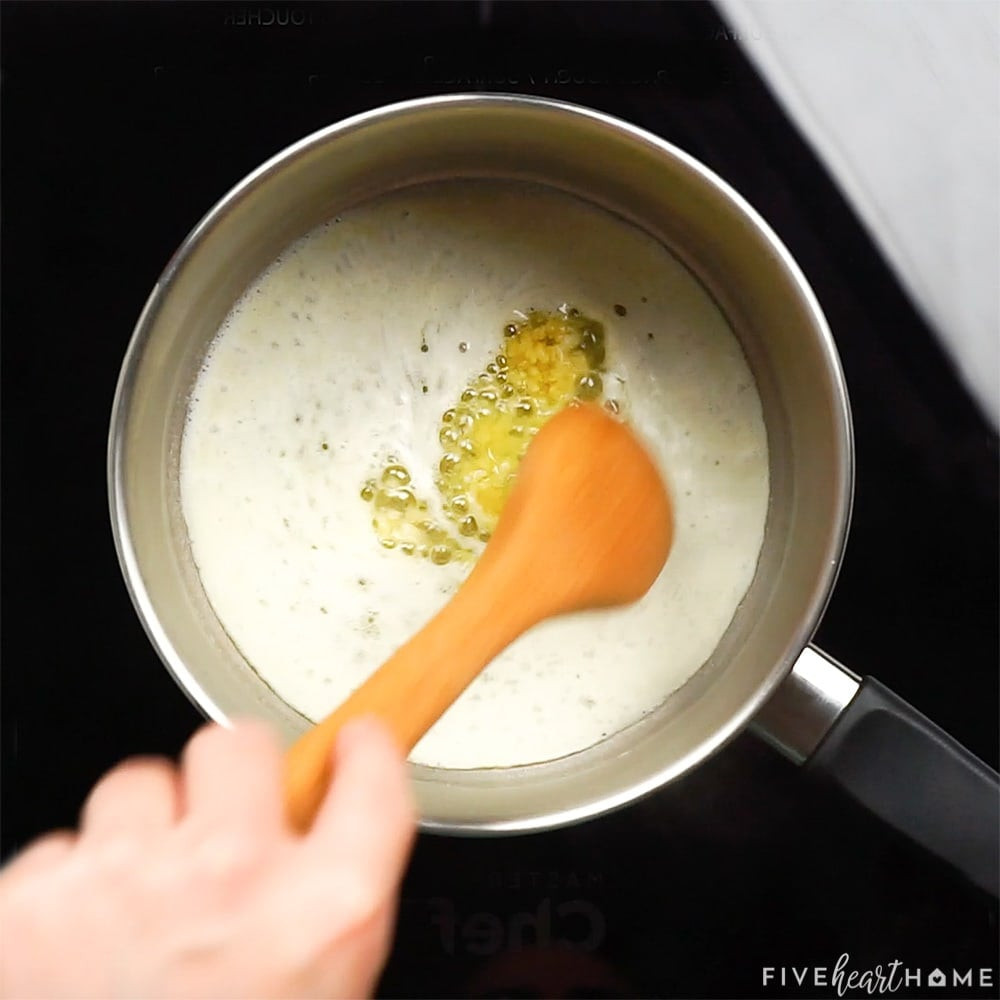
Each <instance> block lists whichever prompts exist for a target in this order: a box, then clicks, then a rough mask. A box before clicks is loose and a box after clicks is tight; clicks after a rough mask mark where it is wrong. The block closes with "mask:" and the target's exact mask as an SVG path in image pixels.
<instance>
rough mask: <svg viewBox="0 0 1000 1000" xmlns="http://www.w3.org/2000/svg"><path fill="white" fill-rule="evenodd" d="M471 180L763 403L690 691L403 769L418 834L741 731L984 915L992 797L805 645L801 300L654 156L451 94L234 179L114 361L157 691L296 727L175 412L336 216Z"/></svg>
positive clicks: (968, 765)
mask: <svg viewBox="0 0 1000 1000" xmlns="http://www.w3.org/2000/svg"><path fill="white" fill-rule="evenodd" d="M484 177H486V178H509V179H516V180H522V181H530V182H534V183H541V184H544V185H547V186H549V187H552V188H556V189H559V190H562V191H565V192H569V193H572V194H575V195H577V196H579V197H582V198H584V199H586V200H588V201H590V202H591V203H593V204H596V205H598V206H601V207H603V208H606V209H608V210H610V211H612V212H614V213H616V214H617V215H618V216H620V217H623V218H625V219H627V220H629V221H631V222H632V223H634V224H635V225H637V226H639V227H640V228H642V229H643V230H645V231H646V232H647V233H649V234H651V235H652V236H654V237H655V238H656V239H658V240H660V241H661V242H662V243H663V244H664V245H665V246H666V247H668V248H669V249H670V250H671V251H672V252H673V253H674V254H675V256H677V257H678V258H679V259H680V260H681V261H682V262H683V263H684V264H685V265H686V266H687V268H688V269H689V270H690V271H691V272H692V273H693V274H694V275H695V276H696V277H697V278H698V280H700V281H701V283H702V284H703V285H704V287H705V288H706V289H707V290H708V292H709V293H710V294H711V295H712V296H713V297H714V299H715V301H716V302H717V303H718V305H719V306H720V308H721V309H722V311H723V312H724V313H725V315H726V317H727V318H728V321H729V323H730V324H731V326H732V329H733V331H734V332H735V334H736V336H737V337H738V339H739V341H740V343H741V345H742V347H743V350H744V352H745V354H746V357H747V360H748V362H749V365H750V367H751V369H752V370H753V373H754V376H755V378H756V381H757V385H758V388H759V392H760V398H761V402H762V406H763V412H764V417H765V422H766V426H767V436H768V446H769V451H770V483H771V497H770V504H769V509H768V514H767V523H766V530H765V537H764V544H763V548H762V551H761V555H760V559H759V563H758V566H757V570H756V574H755V576H754V579H753V582H752V584H751V586H750V588H749V590H748V591H747V593H746V596H745V598H744V600H743V601H742V602H741V604H740V606H739V608H738V610H737V612H736V614H735V616H734V618H733V620H732V623H731V624H730V626H729V628H728V630H727V631H726V633H725V634H724V636H723V638H722V640H721V641H720V642H719V644H718V646H717V647H716V649H715V651H714V652H713V654H712V656H711V657H710V658H709V659H708V661H707V662H706V663H705V664H704V666H703V667H702V668H701V669H700V670H698V671H697V673H696V674H695V675H694V676H693V677H692V678H691V680H689V681H688V683H686V684H685V685H684V686H683V687H682V688H680V690H679V691H677V692H675V693H674V694H673V695H672V696H671V697H670V698H668V699H666V700H665V701H664V703H663V704H661V705H659V706H657V707H655V708H653V709H652V710H651V711H650V712H649V713H648V714H647V715H646V716H644V717H643V718H642V719H641V720H640V721H638V722H637V723H635V724H634V725H632V726H630V727H628V728H627V729H625V730H623V731H621V732H618V733H616V734H614V735H612V736H611V737H609V738H607V739H605V740H603V741H602V742H600V743H598V744H596V745H595V746H592V747H590V748H589V749H586V750H584V751H582V752H580V753H576V754H573V755H571V756H568V757H565V758H562V759H559V760H555V761H550V762H547V763H540V764H532V765H528V766H523V767H514V768H504V769H482V770H471V771H466V770H450V769H441V768H433V767H426V766H417V765H414V766H413V768H412V776H413V783H414V787H415V790H416V795H417V799H418V803H419V807H420V812H421V815H422V821H421V822H422V825H423V827H424V828H425V829H427V830H434V831H440V832H444V833H465V834H499V833H515V832H524V831H532V830H541V829H547V828H552V827H556V826H560V825H564V824H569V823H574V822H578V821H581V820H584V819H586V818H588V817H592V816H596V815H598V814H601V813H605V812H608V811H609V810H612V809H616V808H619V807H621V806H624V805H626V804H627V803H629V802H631V801H634V800H635V799H637V798H639V797H640V796H644V795H647V794H649V793H651V792H653V791H654V790H656V789H658V788H660V787H661V786H663V785H665V784H667V783H668V782H670V781H672V780H674V779H676V778H678V777H679V776H680V775H682V774H684V773H685V772H686V771H688V770H689V769H690V768H693V767H695V766H696V765H697V764H699V763H700V762H701V761H703V760H705V759H706V758H707V757H708V756H709V755H710V754H712V753H714V752H716V751H717V750H719V749H720V748H721V747H723V746H724V745H725V744H726V743H727V742H728V741H729V740H731V739H732V738H733V737H734V736H735V735H736V734H737V733H739V732H740V731H741V730H742V729H744V728H745V727H747V726H750V725H752V726H753V727H754V728H755V729H756V731H757V732H759V733H760V734H761V735H763V736H764V738H765V739H767V740H769V741H770V742H771V743H773V744H774V745H775V746H776V747H777V748H778V749H780V750H781V751H782V752H784V753H785V754H787V755H789V756H790V757H792V758H793V759H794V760H796V761H798V762H801V763H803V764H804V765H805V766H806V767H807V768H809V769H811V770H814V771H821V772H824V773H825V774H826V775H827V776H829V777H830V778H831V779H832V780H834V781H835V782H837V783H838V784H840V785H841V786H843V787H844V788H845V789H846V790H847V791H848V792H849V793H851V794H852V795H853V796H854V797H856V798H857V799H858V800H859V801H860V802H861V803H862V804H863V805H864V806H866V807H867V808H869V809H871V810H873V811H874V812H875V813H877V814H878V815H880V816H881V817H883V818H884V819H885V820H886V821H887V822H889V823H891V824H892V825H893V826H895V827H897V828H898V829H900V830H901V831H903V832H904V833H905V834H907V835H908V836H910V837H912V838H913V839H915V840H916V841H918V842H919V843H921V844H923V845H925V846H926V847H927V848H929V849H930V850H931V851H933V852H935V853H936V854H938V855H939V856H941V857H943V858H945V859H946V860H947V861H949V862H950V863H951V864H953V865H954V866H955V867H956V868H958V869H959V870H960V871H961V872H962V873H964V874H965V875H966V876H967V877H968V878H969V879H971V880H972V881H973V882H974V883H975V884H977V885H978V886H980V887H982V888H985V889H987V890H988V891H993V892H995V891H996V888H997V881H998V876H997V846H996V839H995V838H996V833H997V827H998V792H997V775H996V774H995V772H993V771H992V770H991V769H989V768H988V767H986V766H985V765H984V764H983V763H982V762H981V761H979V760H977V759H976V758H975V757H974V756H973V755H972V754H970V753H969V752H968V751H967V750H965V749H964V748H962V747H961V746H959V745H958V744H957V743H956V742H955V741H954V740H952V739H951V738H950V737H948V736H947V735H946V734H944V733H943V732H941V731H940V730H939V729H938V728H937V727H935V726H934V725H933V724H932V723H930V722H929V721H928V720H926V719H925V718H923V717H922V716H921V715H920V714H918V713H917V712H916V711H915V710H914V709H913V708H911V707H910V706H909V705H907V704H906V703H904V702H903V701H902V700H901V699H899V698H898V697H896V696H894V695H893V694H892V693H891V692H889V691H888V690H886V689H885V688H884V687H882V686H881V685H880V684H878V682H877V681H875V680H873V679H871V678H864V679H862V678H860V677H858V676H856V675H855V674H854V673H852V672H851V671H850V670H848V669H846V668H845V667H843V666H841V665H839V664H837V663H836V662H834V661H833V660H832V659H831V658H830V657H828V656H827V655H825V654H824V653H823V652H822V651H820V650H819V649H817V648H816V647H815V646H813V645H811V644H810V639H811V637H812V635H813V633H814V631H815V629H816V627H817V624H818V622H819V620H820V616H821V615H822V613H823V610H824V607H825V605H826V603H827V600H828V598H829V596H830V593H831V590H832V588H833V586H834V582H835V580H836V577H837V572H838V568H839V566H840V562H841V557H842V554H843V551H844V545H845V541H846V537H847V530H848V522H849V519H850V510H851V497H852V488H853V441H852V428H851V414H850V408H849V403H848V397H847V391H846V388H845V384H844V377H843V374H842V371H841V367H840V363H839V360H838V357H837V352H836V348H835V346H834V341H833V338H832V337H831V334H830V330H829V329H828V327H827V323H826V321H825V319H824V317H823V313H822V311H821V309H820V306H819V304H818V303H817V301H816V297H815V296H814V294H813V292H812V291H811V290H810V288H809V285H808V284H807V283H806V281H805V279H804V277H803V275H802V273H801V271H800V270H799V268H798V267H797V266H796V263H795V261H794V260H793V259H792V257H791V256H790V254H789V253H788V251H787V250H786V249H785V247H784V246H782V244H781V242H780V241H779V240H778V239H777V237H776V236H775V234H774V233H773V232H772V231H771V230H770V229H769V228H768V226H767V224H766V223H765V222H764V221H763V220H762V219H761V217H760V216H759V215H758V214H757V213H756V212H755V211H754V210H753V208H752V207H751V206H750V205H748V204H747V202H746V201H744V200H743V199H742V198H741V197H740V195H739V194H737V193H736V192H735V191H734V190H733V189H732V188H730V187H729V186H728V185H727V184H726V183H725V182H724V181H723V180H721V179H720V178H719V177H717V176H716V175H714V174H713V173H712V172H711V171H710V170H708V169H707V168H706V167H704V166H703V165H702V164H700V163H698V162H697V161H696V160H695V159H693V158H692V157H691V156H689V155H687V154H686V153H684V152H683V151H681V150H679V149H677V148H676V147H674V146H672V145H670V144H669V143H667V142H664V141H663V140H661V139H659V138H657V137H656V136H654V135H651V134H649V133H647V132H644V131H642V130H640V129H638V128H635V127H633V126H632V125H629V124H627V123H625V122H622V121H619V120H617V119H615V118H612V117H609V116H608V115H605V114H601V113H598V112H596V111H592V110H589V109H586V108H581V107H576V106H572V105H568V104H563V103H558V102H555V101H549V100H541V99H535V98H527V97H517V96H505V95H483V94H471V95H458V96H442V97H430V98H424V99H420V100H415V101H409V102H406V103H402V104H395V105H392V106H389V107H385V108H379V109H377V110H374V111H371V112H368V113H365V114H362V115H358V116H357V117H354V118H350V119H348V120H346V121H343V122H340V123H338V124H335V125H333V126H331V127H329V128H326V129H323V130H322V131H319V132H317V133H315V134H313V135H310V136H308V137H307V138H305V139H303V140H301V141H300V142H297V143H295V144H294V145H293V146H290V147H289V148H288V149H286V150H284V151H283V152H281V153H279V154H278V155H277V156H275V157H274V158H273V159H271V160H269V161H268V162H267V163H265V164H264V165H263V166H261V167H260V168H259V169H257V170H255V171H254V172H253V173H251V174H250V175H249V176H248V177H246V178H245V179H244V180H243V181H242V182H240V183H239V184H238V185H237V186H236V187H235V188H234V189H233V190H232V191H230V192H229V193H228V194H227V195H226V196H225V197H224V198H223V199H222V200H221V201H220V202H219V203H218V204H217V205H216V206H215V207H214V208H213V209H212V210H211V211H210V212H209V213H208V214H207V215H206V216H205V217H204V218H203V219H202V221H201V222H200V223H198V225H197V226H196V227H195V228H194V230H193V231H192V232H191V234H190V235H189V236H188V238H187V239H186V240H185V241H184V243H183V244H182V246H181V247H180V248H179V250H178V251H177V252H176V254H175V255H174V256H173V258H172V259H171V260H170V262H169V263H168V265H167V267H166V269H165V270H164V272H163V274H162V276H161V277H160V280H159V281H158V282H157V284H156V287H155V288H154V289H153V292H152V294H151V295H150V297H149V300H148V302H147V303H146V306H145V308H144V310H143V312H142V315H141V316H140V318H139V320H138V324H137V326H136V329H135V333H134V335H133V337H132V340H131V343H130V344H129V347H128V351H127V354H126V356H125V359H124V363H123V366H122V370H121V376H120V379H119V382H118V387H117V393H116V396H115V401H114V408H113V413H112V421H111V433H110V444H109V463H108V465H109V468H108V474H109V489H110V505H111V517H112V524H113V529H114V537H115V544H116V546H117V550H118V556H119V559H120V562H121V566H122V570H123V573H124V577H125V581H126V585H127V586H128V589H129V591H130V593H131V597H132V600H133V602H134V604H135V607H136V610H137V612H138V614H139V617H140V619H141V620H142V623H143V625H144V627H145V629H146V631H147V633H148V635H149V638H150V639H151V641H152V643H153V645H154V646H155V648H156V650H157V651H158V653H159V655H160V657H161V658H162V660H163V662H164V663H165V664H166V666H167V668H168V669H169V670H170V671H171V673H172V674H173V676H174V678H175V679H176V680H177V682H178V683H179V684H180V686H181V687H182V688H183V689H184V691H185V692H187V694H188V695H189V696H190V697H191V699H192V700H193V701H194V703H195V704H196V705H197V706H198V707H199V708H200V709H201V710H202V711H203V712H204V713H205V714H206V715H208V716H209V717H211V718H213V719H215V720H218V721H220V722H223V723H224V722H226V721H227V720H228V719H230V718H233V717H234V716H238V715H246V714H256V715H259V716H263V717H266V718H267V719H269V720H271V721H272V722H273V723H274V724H275V725H276V726H277V727H278V728H279V729H280V730H281V732H282V734H283V736H284V737H285V738H286V739H287V740H289V741H291V740H292V739H294V738H295V736H296V735H297V734H299V733H300V732H302V731H303V729H304V728H305V727H306V726H307V725H308V722H307V720H306V719H304V718H303V717H302V716H301V715H299V714H298V713H297V712H296V711H294V710H293V709H291V708H290V707H289V706H288V705H287V704H285V703H284V702H283V701H282V700H281V699H280V698H279V697H278V696H277V695H276V694H275V693H274V692H273V691H272V690H271V689H270V688H269V687H268V686H267V684H265V683H264V681H263V680H262V679H261V678H260V677H259V676H258V675H257V674H256V673H255V672H254V670H253V669H252V667H251V666H250V665H249V664H248V663H247V662H246V661H245V660H244V658H243V657H242V655H241V654H240V652H239V650H238V649H237V648H236V646H235V644H234V643H233V641H232V640H231V639H230V637H229V636H228V635H227V634H226V632H225V630H224V629H223V628H222V626H221V625H220V623H219V621H218V620H217V618H216V616H215V615H214V613H213V611H212V608H211V606H210V605H209V602H208V600H207V598H206V596H205V593H204V591H203V589H202V586H201V583H200V581H199V579H198V573H197V569H196V567H195V564H194V561H193V559H192V555H191V550H190V545H189V542H188V538H187V532H186V528H185V524H184V520H183V517H182V515H181V509H180V501H179V486H178V458H179V451H180V441H181V435H182V431H183V427H184V420H185V412H186V406H187V401H188V397H189V393H190V390H191V387H192V384H193V382H194V379H195V377H196V375H197V373H198V371H199V367H200V365H201V363H202V360H203V357H204V354H205V351H206V348H207V346H208V344H209V342H210V341H211V339H212V337H213V335H214V333H215V332H216V330H217V329H218V327H219V324H220V323H221V321H222V320H223V318H224V317H225V316H226V314H227V312H228V311H229V310H230V308H231V307H232V306H233V304H234V302H235V301H236V300H237V299H238V298H239V296H240V295H241V293H242V292H243V291H244V289H245V288H246V286H247V285H248V284H249V283H250V282H251V281H252V280H253V279H254V278H255V277H256V275H257V274H258V273H259V272H260V271H262V270H263V269H264V268H265V267H266V266H267V265H268V264H269V263H271V261H272V260H273V259H274V258H275V257H276V256H277V255H278V253H279V252H280V251H281V250H282V249H283V248H284V247H286V246H287V245H288V244H289V243H291V242H293V241H294V240H296V239H297V238H299V237H300V236H302V235H304V234H305V233H306V232H308V231H309V230H311V229H313V228H314V227H315V226H317V225H319V224H320V223H321V222H323V221H325V220H328V219H329V218H331V217H332V216H334V215H335V214H336V213H337V212H338V211H341V210H342V209H344V208H346V207H348V206H351V205H355V204H358V203H359V202H363V201H365V200H367V199H370V198H372V197H375V196H377V195H379V194H382V193H385V192H387V191H390V190H395V189H399V188H402V187H405V186H408V185H413V184H418V183H422V182H427V181H432V180H433V181H440V180H446V179H449V178H484Z"/></svg>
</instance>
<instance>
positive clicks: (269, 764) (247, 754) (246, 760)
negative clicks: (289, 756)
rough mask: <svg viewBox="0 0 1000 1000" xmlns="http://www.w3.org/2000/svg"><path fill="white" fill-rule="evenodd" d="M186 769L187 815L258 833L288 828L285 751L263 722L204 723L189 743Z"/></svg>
mask: <svg viewBox="0 0 1000 1000" xmlns="http://www.w3.org/2000/svg"><path fill="white" fill-rule="evenodd" d="M181 771H182V778H181V781H182V796H183V811H184V815H185V818H188V817H190V818H197V819H198V820H199V821H202V822H203V824H204V825H208V826H215V827H219V826H221V827H226V828H230V829H251V830H253V831H254V832H255V833H256V834H267V835H271V834H274V833H277V832H278V831H280V830H281V829H283V824H284V817H283V813H282V801H281V753H280V749H279V746H278V741H277V737H276V736H275V734H274V733H273V732H272V731H271V729H270V728H269V727H268V726H266V725H265V724H264V723H262V722H258V721H256V720H246V721H242V722H238V723H236V724H235V725H234V726H233V728H232V729H225V728H223V727H222V726H217V725H210V726H206V727H204V728H203V729H201V730H199V731H198V732H197V733H196V734H195V735H194V737H193V738H192V739H191V741H190V742H189V743H188V745H187V747H186V748H185V750H184V755H183V759H182V763H181Z"/></svg>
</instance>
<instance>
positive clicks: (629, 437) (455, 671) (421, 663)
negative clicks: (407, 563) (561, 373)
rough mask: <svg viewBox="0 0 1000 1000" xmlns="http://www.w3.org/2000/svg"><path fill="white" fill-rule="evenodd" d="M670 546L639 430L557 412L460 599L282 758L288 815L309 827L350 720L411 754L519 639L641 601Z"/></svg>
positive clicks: (587, 411)
mask: <svg viewBox="0 0 1000 1000" xmlns="http://www.w3.org/2000/svg"><path fill="white" fill-rule="evenodd" d="M672 540H673V512H672V508H671V503H670V498H669V496H668V494H667V490H666V487H665V486H664V483H663V480H662V479H661V477H660V473H659V471H658V470H657V468H656V465H655V463H654V462H653V460H652V458H651V457H650V456H649V453H648V452H647V451H646V449H645V447H644V446H643V444H642V442H641V441H640V440H639V438H638V437H637V436H636V435H635V433H634V432H633V431H632V430H630V429H629V427H627V426H626V425H625V424H624V423H621V422H620V421H619V420H616V419H615V418H614V417H612V416H611V415H610V414H608V413H607V412H606V411H604V410H603V409H601V408H600V407H598V406H595V405H593V404H583V405H574V406H570V407H568V408H567V409H565V410H563V411H562V412H560V413H559V414H557V415H556V416H555V417H553V418H552V419H551V420H550V421H549V422H548V423H547V424H545V426H544V427H543V428H542V429H541V431H540V432H539V433H538V435H537V436H536V437H535V439H534V441H532V443H531V445H530V447H529V448H528V450H527V452H526V454H525V456H524V459H523V460H522V462H521V467H520V470H519V472H518V477H517V481H516V482H515V484H514V488H513V490H512V491H511V495H510V498H509V499H508V500H507V503H506V505H505V507H504V510H503V514H502V516H501V518H500V521H499V523H498V524H497V528H496V531H495V532H494V533H493V537H492V538H491V539H490V542H489V544H488V545H487V546H486V548H485V550H484V551H483V553H482V555H481V556H480V557H479V561H478V562H477V563H476V565H475V566H474V567H473V569H472V572H471V573H470V574H469V576H468V578H467V579H466V580H465V582H464V583H463V584H462V586H461V587H459V589H458V591H457V592H456V593H455V596H454V597H453V598H452V599H451V601H450V602H449V603H448V604H447V605H445V607H444V608H442V610H441V611H440V612H439V613H438V614H437V615H436V616H435V617H434V618H432V619H431V621H430V622H429V623H428V624H427V625H426V626H425V627H424V628H423V629H422V630H421V631H420V632H418V633H417V634H416V635H415V636H414V637H413V638H412V639H410V640H409V642H407V643H406V644H405V645H404V646H402V647H401V648H400V649H399V650H398V651H397V652H396V653H394V654H393V655H392V656H391V657H390V658H389V659H388V660H387V661H386V662H385V663H384V664H383V665H382V666H381V667H379V669H378V670H377V671H375V673H374V674H372V675H371V677H369V678H368V680H367V681H365V683H364V684H362V685H361V686H360V687H359V688H358V689H357V690H356V691H355V692H354V693H353V694H352V695H351V696H350V697H349V698H348V699H347V700H346V701H345V702H344V703H343V704H342V705H341V706H340V707H339V708H337V709H336V710H335V711H334V712H333V713H332V714H331V715H329V716H328V717H327V718H326V719H324V720H323V721H322V722H320V723H319V724H318V725H316V726H314V727H313V728H312V729H310V730H309V731H308V732H306V733H305V734H304V735H303V736H302V737H301V738H300V739H299V740H298V742H297V743H295V744H294V745H293V746H292V747H291V749H290V750H289V752H288V754H287V757H286V770H285V793H286V806H287V812H288V817H289V821H290V822H291V823H292V825H293V826H295V827H296V828H298V829H306V828H308V826H309V824H310V823H311V822H312V817H313V815H314V814H315V811H316V809H317V807H318V806H319V803H320V802H321V801H322V799H323V796H324V794H325V792H326V787H327V784H328V782H329V779H330V768H331V764H330V760H331V754H332V749H333V746H334V743H335V742H336V738H337V733H338V732H339V731H340V729H341V727H342V726H343V725H344V723H346V722H348V721H349V720H350V719H354V718H358V717H359V716H362V715H370V714H373V715H377V716H378V717H379V718H380V719H382V721H383V722H385V723H386V725H387V726H388V727H389V729H390V730H391V732H392V733H393V735H394V736H395V737H396V740H397V741H398V743H399V747H400V750H401V751H403V752H404V753H409V751H410V750H412V749H413V747H414V746H415V745H416V743H417V742H419V740H420V738H421V737H422V736H423V735H424V733H426V732H427V730H428V729H430V727H431V726H432V725H434V723H435V722H436V721H437V720H438V719H439V718H440V717H441V715H442V714H443V713H444V712H445V710H446V709H447V708H448V707H449V706H450V705H451V704H452V702H454V700H455V699H456V698H457V697H458V696H459V695H460V694H461V693H462V691H463V690H465V688H466V687H467V686H468V685H469V684H470V683H471V682H472V681H473V680H474V679H475V677H476V676H477V675H478V674H479V672H480V671H481V670H482V669H483V668H484V667H485V666H486V665H487V664H488V663H489V662H490V661H491V660H492V659H493V658H494V657H495V656H497V654H498V653H500V652H501V651H502V650H503V649H505V648H506V647H507V646H508V645H510V643H511V642H513V641H514V640H515V639H516V638H517V637H518V636H520V635H521V634H522V633H523V632H525V631H527V630H528V629H530V628H531V627H532V626H534V625H537V624H538V623H539V622H541V621H544V620H545V619H547V618H553V617H555V616H557V615H562V614H566V613H568V612H572V611H583V610H587V609H596V608H608V607H614V606H617V605H624V604H630V603H632V602H634V601H637V600H638V599H639V598H640V597H642V596H643V594H645V593H646V591H647V590H649V588H650V587H651V586H652V584H653V581H654V580H655V579H656V578H657V576H659V573H660V570H661V569H662V568H663V564H664V563H665V562H666V559H667V556H668V555H669V553H670V546H671V542H672Z"/></svg>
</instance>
